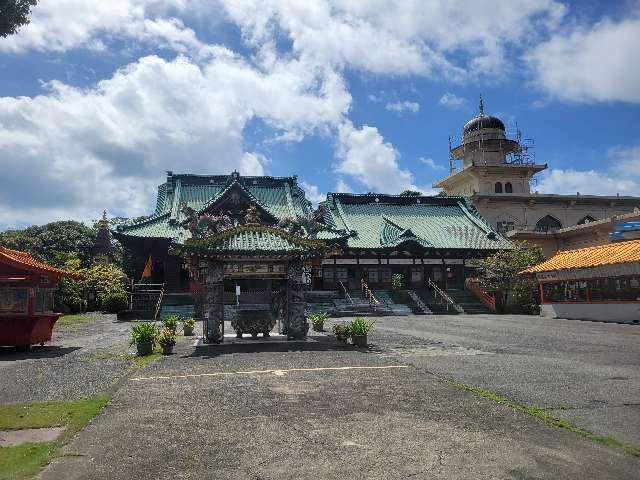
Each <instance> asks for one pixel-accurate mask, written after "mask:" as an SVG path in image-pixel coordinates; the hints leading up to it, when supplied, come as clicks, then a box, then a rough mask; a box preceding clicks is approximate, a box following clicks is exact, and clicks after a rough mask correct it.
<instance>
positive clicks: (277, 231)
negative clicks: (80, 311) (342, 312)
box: [114, 172, 511, 342]
mask: <svg viewBox="0 0 640 480" xmlns="http://www.w3.org/2000/svg"><path fill="white" fill-rule="evenodd" d="M114 234H115V236H116V238H117V239H118V240H119V241H120V242H121V243H122V244H123V245H124V246H125V247H126V248H128V249H129V250H130V251H131V252H132V253H133V255H134V257H135V258H136V259H137V263H138V265H137V270H138V274H139V275H138V278H141V279H142V280H144V281H141V282H139V283H138V284H137V285H133V287H132V293H131V310H130V312H129V313H131V314H132V315H138V314H140V313H144V312H140V311H141V310H145V311H146V313H148V314H149V317H151V318H158V313H159V312H158V309H160V308H162V311H163V312H164V311H165V310H164V307H165V306H168V304H169V303H170V302H172V307H173V308H182V307H181V306H180V305H177V304H180V303H183V301H184V302H187V303H188V302H189V301H190V300H191V303H192V304H193V307H192V308H193V313H191V312H190V313H189V314H192V315H194V316H195V317H196V318H198V319H201V320H203V322H204V323H203V325H204V331H205V337H206V339H207V340H208V341H211V342H219V341H222V340H223V339H224V336H225V333H224V325H225V322H224V320H225V311H226V310H228V309H225V308H224V305H232V306H233V310H234V313H233V318H230V320H231V325H232V327H233V328H234V330H235V332H236V335H238V336H242V334H243V333H249V334H251V335H252V336H257V335H258V334H262V335H264V336H268V335H269V332H270V331H271V330H272V329H273V327H274V325H275V322H276V319H278V321H279V322H281V328H280V332H281V333H285V332H286V334H287V336H288V337H290V338H303V337H304V336H305V335H306V332H307V329H308V324H307V323H306V322H307V320H306V317H305V314H304V312H305V302H306V299H307V297H308V295H307V293H308V292H309V291H317V292H319V293H322V292H323V291H325V292H326V291H333V292H340V293H342V294H344V295H345V296H346V297H347V298H351V296H350V294H349V292H353V293H355V292H358V291H360V290H362V291H366V292H367V293H368V300H369V301H370V302H372V304H373V308H374V309H377V308H378V306H379V305H381V302H380V301H379V300H377V299H376V298H375V297H374V295H373V293H372V289H388V288H390V287H391V284H392V279H393V278H394V275H395V276H396V278H397V276H400V277H401V278H402V280H401V281H402V283H404V285H405V286H406V288H409V289H415V290H422V291H425V290H432V291H438V292H440V295H441V297H443V298H444V299H445V300H446V302H449V303H453V300H451V298H449V297H448V296H447V294H445V293H444V291H443V289H462V288H463V287H464V285H465V280H466V279H468V278H470V277H473V276H475V269H476V267H477V266H478V263H479V261H480V260H481V259H483V258H486V256H487V255H490V254H491V253H494V252H496V251H498V250H500V249H504V248H509V247H510V245H511V244H510V242H509V241H508V240H507V239H506V238H504V237H503V236H501V235H500V234H498V233H496V232H495V231H494V229H492V228H491V226H490V225H489V224H488V223H487V222H486V221H485V220H484V219H483V218H482V217H481V216H480V215H479V214H478V212H477V211H476V210H475V209H474V208H473V206H471V205H470V204H468V202H467V201H466V200H465V198H463V197H429V196H422V195H417V196H404V195H386V194H366V195H353V194H340V193H330V194H328V196H327V200H326V201H325V202H321V203H320V205H319V207H318V209H317V210H315V211H314V210H313V208H312V205H311V202H309V201H308V200H307V199H306V198H305V194H304V191H303V190H302V189H301V188H300V186H299V185H298V182H297V178H296V177H267V176H261V177H250V176H241V175H240V174H239V173H238V172H232V173H231V174H230V175H213V176H209V175H207V176H200V175H186V174H185V175H176V174H173V173H172V172H168V175H167V180H166V182H165V183H163V184H162V185H160V186H159V188H158V198H157V201H156V210H155V212H154V213H153V214H152V215H150V216H149V217H147V218H145V219H143V220H141V221H138V222H135V223H133V224H130V225H124V226H119V227H118V228H117V230H116V232H115V233H114ZM398 274H399V275H398ZM136 289H137V290H136ZM412 293H413V296H414V297H415V298H416V299H415V302H416V305H418V304H422V306H421V307H419V308H421V309H422V310H423V311H425V312H426V311H428V307H427V306H426V304H425V303H424V302H422V301H420V300H418V299H417V294H416V292H414V291H413V290H412ZM138 298H142V301H141V302H138V301H137V300H136V299H138ZM177 298H182V299H183V300H182V301H179V302H178V301H176V299H177ZM149 299H152V300H151V301H149ZM427 301H428V300H427ZM145 302H146V303H145ZM194 302H195V303H194ZM136 305H139V306H136ZM385 305H387V304H386V303H385ZM387 306H388V305H387ZM446 308H447V309H448V308H449V307H448V306H447V307H446ZM154 309H155V310H154ZM153 310H154V311H153ZM138 318H139V317H138Z"/></svg>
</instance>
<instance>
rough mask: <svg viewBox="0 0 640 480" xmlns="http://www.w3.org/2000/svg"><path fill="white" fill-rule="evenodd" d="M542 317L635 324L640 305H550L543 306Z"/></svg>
mask: <svg viewBox="0 0 640 480" xmlns="http://www.w3.org/2000/svg"><path fill="white" fill-rule="evenodd" d="M540 316H542V317H547V318H567V319H570V320H600V321H605V322H622V323H633V322H634V321H636V322H638V321H640V303H638V302H635V303H549V304H544V305H541V308H540Z"/></svg>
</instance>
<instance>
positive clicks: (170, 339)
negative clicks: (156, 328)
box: [156, 327, 178, 347]
mask: <svg viewBox="0 0 640 480" xmlns="http://www.w3.org/2000/svg"><path fill="white" fill-rule="evenodd" d="M177 339H178V337H177V336H176V333H175V332H174V331H173V330H171V329H170V328H166V327H165V328H163V329H162V330H160V333H159V334H158V336H157V338H156V341H157V342H158V344H159V345H160V346H161V347H167V346H174V345H175V344H176V341H177Z"/></svg>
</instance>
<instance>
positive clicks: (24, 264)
mask: <svg viewBox="0 0 640 480" xmlns="http://www.w3.org/2000/svg"><path fill="white" fill-rule="evenodd" d="M0 263H5V264H7V265H11V266H13V267H16V268H22V269H26V270H29V271H36V272H39V273H49V274H53V275H55V276H58V277H71V278H75V279H80V278H82V275H80V274H78V273H74V272H69V271H67V270H62V269H61V268H56V267H54V266H52V265H49V264H47V263H43V262H39V261H38V260H36V259H35V258H33V257H32V256H31V254H29V253H27V252H21V251H20V250H11V249H10V248H5V247H0Z"/></svg>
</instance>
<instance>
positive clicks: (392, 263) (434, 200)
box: [318, 193, 510, 289]
mask: <svg viewBox="0 0 640 480" xmlns="http://www.w3.org/2000/svg"><path fill="white" fill-rule="evenodd" d="M324 207H325V214H324V218H325V220H326V224H327V225H329V226H330V227H331V228H333V229H334V230H338V231H345V232H350V235H349V236H348V238H347V245H346V248H344V249H343V250H342V251H340V252H338V253H335V254H333V255H328V256H326V257H325V258H324V259H323V261H322V282H321V283H320V284H319V285H318V286H320V287H321V288H324V289H334V288H337V287H338V285H339V284H340V282H342V284H343V285H346V286H347V288H349V289H354V288H358V286H359V285H360V281H361V280H362V279H364V280H365V282H366V283H367V284H368V285H369V286H370V287H371V288H388V287H389V285H390V284H391V278H392V275H393V274H402V275H403V278H404V279H405V285H406V287H407V288H413V289H420V288H424V286H425V284H426V283H427V282H428V280H429V279H431V280H432V281H433V282H435V283H436V284H438V285H439V286H441V287H443V288H445V289H449V288H455V289H459V288H463V287H464V283H465V280H466V279H467V278H470V277H474V276H475V269H476V267H477V266H478V264H479V260H480V259H483V258H486V257H487V255H490V254H491V253H493V252H495V251H497V250H499V249H503V248H509V246H510V243H509V242H508V241H507V240H506V239H505V238H504V237H502V236H501V235H499V234H497V233H496V232H495V231H494V230H493V229H492V228H491V226H490V225H489V224H487V222H486V221H485V220H484V219H483V218H482V217H481V216H480V215H478V213H477V212H476V211H475V209H474V208H473V206H471V205H469V204H468V203H467V202H466V200H465V199H464V198H463V197H428V196H403V195H384V194H364V195H357V194H350V193H330V194H328V196H327V200H326V202H325V204H324Z"/></svg>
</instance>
